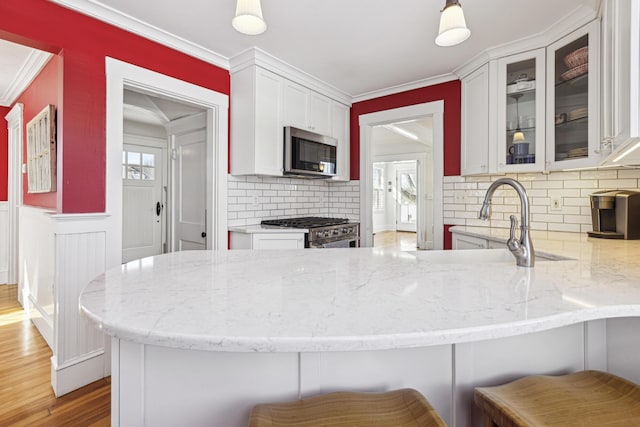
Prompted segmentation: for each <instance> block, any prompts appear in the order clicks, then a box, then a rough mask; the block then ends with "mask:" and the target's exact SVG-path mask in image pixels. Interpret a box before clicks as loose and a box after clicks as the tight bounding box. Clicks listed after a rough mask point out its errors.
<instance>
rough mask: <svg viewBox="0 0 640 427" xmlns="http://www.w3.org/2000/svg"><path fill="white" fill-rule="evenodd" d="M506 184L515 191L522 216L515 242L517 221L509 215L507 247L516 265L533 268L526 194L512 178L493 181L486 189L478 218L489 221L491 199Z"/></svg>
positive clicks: (534, 259) (533, 256)
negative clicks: (518, 235) (517, 237)
mask: <svg viewBox="0 0 640 427" xmlns="http://www.w3.org/2000/svg"><path fill="white" fill-rule="evenodd" d="M503 184H506V185H510V186H511V187H513V188H514V190H516V193H518V197H520V213H521V215H522V217H521V220H520V240H516V237H515V234H516V227H517V226H518V220H517V219H516V216H515V215H511V217H510V219H511V230H510V232H509V240H507V247H508V248H509V250H510V251H511V253H512V254H513V256H514V257H516V264H518V265H519V266H521V267H533V265H534V264H535V261H536V253H535V251H534V250H533V242H531V235H530V234H529V200H528V199H527V192H526V191H525V189H524V187H523V186H522V184H520V183H519V182H518V181H516V180H515V179H512V178H500V179H498V180H496V181H494V182H493V183H492V184H491V185H490V186H489V188H487V194H485V196H484V202H483V203H482V208H481V209H480V214H479V215H478V218H480V219H484V220H486V219H489V215H490V214H489V209H490V208H491V197H492V196H493V193H494V192H495V191H496V189H497V188H498V187H500V186H501V185H503Z"/></svg>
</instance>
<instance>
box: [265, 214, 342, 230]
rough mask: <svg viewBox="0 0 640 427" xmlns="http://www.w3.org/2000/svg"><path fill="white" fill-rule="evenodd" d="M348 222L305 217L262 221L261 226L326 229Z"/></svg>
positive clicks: (340, 219) (338, 219) (336, 219)
mask: <svg viewBox="0 0 640 427" xmlns="http://www.w3.org/2000/svg"><path fill="white" fill-rule="evenodd" d="M348 222H349V219H348V218H323V217H316V216H305V217H300V218H283V219H269V220H263V221H262V222H261V224H262V225H272V226H276V227H289V228H314V227H328V226H331V225H340V224H346V223H348Z"/></svg>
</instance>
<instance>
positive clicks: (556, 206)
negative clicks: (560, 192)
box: [549, 197, 562, 211]
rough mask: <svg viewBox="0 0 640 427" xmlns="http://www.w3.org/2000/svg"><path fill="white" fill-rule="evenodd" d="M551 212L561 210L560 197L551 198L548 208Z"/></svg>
mask: <svg viewBox="0 0 640 427" xmlns="http://www.w3.org/2000/svg"><path fill="white" fill-rule="evenodd" d="M549 210H551V211H561V210H562V197H552V198H551V206H550V207H549Z"/></svg>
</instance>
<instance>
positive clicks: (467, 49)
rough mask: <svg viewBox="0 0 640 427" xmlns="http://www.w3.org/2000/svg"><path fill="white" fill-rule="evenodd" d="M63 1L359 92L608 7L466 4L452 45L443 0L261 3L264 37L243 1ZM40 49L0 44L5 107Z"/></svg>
mask: <svg viewBox="0 0 640 427" xmlns="http://www.w3.org/2000/svg"><path fill="white" fill-rule="evenodd" d="M54 1H55V2H57V3H60V4H61V5H64V6H66V7H70V8H76V9H78V10H81V11H84V12H86V13H90V12H91V14H92V15H93V16H95V17H98V18H99V19H103V20H105V21H108V22H112V23H116V24H117V23H119V22H123V23H124V22H128V23H129V24H131V23H132V22H133V23H134V24H135V25H134V26H135V27H136V28H143V29H146V30H148V31H147V32H148V33H153V34H155V35H158V34H161V35H162V37H161V38H163V39H167V38H169V39H172V38H173V37H174V36H175V37H178V38H180V39H181V43H186V44H187V45H190V46H192V47H194V51H196V50H197V51H200V52H208V53H211V54H212V55H216V56H217V57H221V58H223V59H226V60H227V61H228V59H229V58H232V57H234V56H236V55H238V54H239V53H241V52H242V51H244V50H246V49H248V48H251V47H254V46H255V47H258V48H260V49H262V50H264V51H266V52H268V53H270V54H272V55H274V56H275V57H277V58H279V59H280V60H282V61H284V62H286V63H288V64H290V65H292V66H294V67H297V68H299V69H300V70H302V71H304V72H306V73H308V74H310V75H312V76H314V77H316V78H318V79H320V80H322V81H324V82H325V83H327V84H329V85H331V86H333V87H335V88H336V89H338V90H339V91H342V92H344V93H345V94H346V95H349V96H353V97H359V96H360V97H362V96H366V94H367V93H370V92H374V91H379V90H383V89H387V88H393V87H394V86H399V85H404V84H408V83H412V82H419V81H421V80H425V79H432V78H437V77H438V76H446V75H450V73H451V72H452V71H453V70H454V69H456V68H457V67H460V66H461V65H463V64H465V63H467V62H468V61H470V60H471V59H472V58H473V57H475V56H477V55H478V54H480V53H481V52H483V51H485V50H486V49H488V48H491V47H495V46H499V45H502V44H505V43H509V42H512V41H514V40H518V39H521V38H525V37H528V36H532V35H535V34H539V33H544V31H545V30H547V29H548V28H549V27H550V26H552V24H554V23H556V22H558V21H561V20H563V19H564V18H566V17H567V15H569V14H571V13H572V12H575V11H576V10H578V9H579V8H582V9H583V10H584V9H585V8H587V9H589V10H592V11H593V10H596V9H597V7H598V5H599V0H562V1H558V0H535V1H532V0H463V2H462V3H463V9H464V13H465V17H466V20H467V25H468V26H469V28H470V29H471V37H470V38H469V39H468V40H467V41H465V42H464V43H462V44H460V45H458V46H454V47H448V48H443V47H439V46H437V45H436V44H435V43H434V39H435V37H436V34H437V31H438V19H439V10H440V9H441V8H442V6H443V5H444V0H402V1H401V2H398V1H389V0H348V1H345V0H262V11H263V15H264V18H265V20H266V22H267V31H266V32H265V33H263V34H261V35H258V36H247V35H243V34H240V33H238V32H237V31H235V30H234V29H233V28H232V27H231V19H232V18H233V15H234V12H235V0H183V1H181V2H176V1H168V0H136V1H131V0H102V1H101V2H99V1H97V0H73V1H71V0H54ZM89 11H90V12H89ZM174 40H175V39H174ZM34 52H37V53H39V54H40V55H48V54H45V53H42V52H39V51H33V50H31V49H27V48H19V47H16V45H13V44H12V43H8V42H2V43H0V95H2V94H8V95H9V96H8V98H7V97H5V98H0V105H9V104H11V103H12V102H13V101H14V100H15V98H14V99H11V100H9V101H8V99H9V98H11V96H15V97H17V96H18V95H19V94H20V93H21V92H22V90H23V89H24V87H26V85H27V84H28V83H29V82H30V81H31V79H28V82H27V83H25V82H24V80H25V79H24V78H20V76H22V75H23V74H24V70H25V67H26V68H28V69H32V68H34V66H33V64H31V65H29V60H26V59H25V58H26V57H28V56H29V55H31V56H33V55H35V54H34ZM47 58H48V57H47ZM31 62H33V58H31ZM40 62H41V65H40V66H42V65H44V63H46V61H44V62H43V61H42V59H41V60H40ZM38 70H39V68H37V67H36V73H35V74H33V76H35V75H36V74H37V71H38ZM32 73H33V71H32ZM33 76H32V77H31V78H33ZM8 87H9V89H10V90H8V89H7V88H8ZM16 92H17V93H16Z"/></svg>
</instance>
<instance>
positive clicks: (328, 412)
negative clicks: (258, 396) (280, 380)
mask: <svg viewBox="0 0 640 427" xmlns="http://www.w3.org/2000/svg"><path fill="white" fill-rule="evenodd" d="M285 426H299V427H316V426H317V427H320V426H323V427H336V426H344V427H347V426H349V427H356V426H362V427H364V426H367V427H383V426H384V427H390V426H394V427H410V426H412V427H446V424H445V423H444V421H442V419H441V418H440V416H438V414H437V412H436V411H435V409H433V407H432V406H431V405H430V404H429V402H428V401H427V399H425V398H424V396H422V395H421V394H420V393H419V392H417V391H416V390H413V389H402V390H395V391H389V392H385V393H354V392H336V393H329V394H323V395H319V396H313V397H309V398H306V399H301V400H297V401H293V402H285V403H272V404H260V405H256V406H255V407H254V408H253V411H252V412H251V419H250V420H249V427H285Z"/></svg>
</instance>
